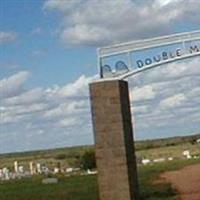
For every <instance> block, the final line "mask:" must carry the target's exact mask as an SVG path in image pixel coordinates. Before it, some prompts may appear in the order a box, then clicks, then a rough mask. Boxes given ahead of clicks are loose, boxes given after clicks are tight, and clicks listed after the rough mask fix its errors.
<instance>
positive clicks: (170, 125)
mask: <svg viewBox="0 0 200 200" xmlns="http://www.w3.org/2000/svg"><path fill="white" fill-rule="evenodd" d="M199 7H200V2H199V1H196V0H143V1H137V0H125V1H121V0H116V1H114V0H113V1H112V0H110V1H107V0H85V1H83V0H37V1H35V0H28V1H27V0H20V1H19V0H0V98H1V100H0V119H1V120H0V121H1V122H0V153H3V152H12V151H24V150H32V149H44V148H54V147H63V146H73V145H82V144H91V143H93V136H92V127H91V118H90V106H89V99H88V83H89V82H91V81H92V80H94V79H95V78H96V74H97V67H96V48H97V47H99V46H105V45H110V44H113V43H118V42H125V41H130V40H136V39H142V38H149V37H154V36H160V35H166V34H171V33H177V32H184V31H192V30H199V29H200V23H199V22H200V21H199V19H200V11H199V9H198V8H199ZM199 76H200V69H199V58H196V59H191V60H187V61H184V62H181V63H180V62H179V63H173V64H171V65H168V66H162V67H160V68H158V69H155V70H152V71H150V72H145V73H143V74H141V75H138V76H137V77H133V78H130V80H129V85H130V94H131V105H132V111H133V114H134V121H135V122H136V124H135V125H134V127H135V133H136V138H137V139H145V138H157V137H167V136H173V135H185V134H191V133H197V132H200V125H199V124H200V123H199V122H200V106H199V102H200V88H199V85H200V78H199ZM161 77H162V78H161Z"/></svg>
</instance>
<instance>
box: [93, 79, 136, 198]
mask: <svg viewBox="0 0 200 200" xmlns="http://www.w3.org/2000/svg"><path fill="white" fill-rule="evenodd" d="M90 97H91V110H92V119H93V129H94V138H95V148H96V161H97V169H98V185H99V193H100V200H138V180H137V167H136V158H135V149H134V142H133V130H132V122H131V112H130V102H129V92H128V83H127V82H126V81H122V80H112V81H103V82H95V83H92V84H90Z"/></svg>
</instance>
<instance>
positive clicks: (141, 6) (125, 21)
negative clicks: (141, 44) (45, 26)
mask: <svg viewBox="0 0 200 200" xmlns="http://www.w3.org/2000/svg"><path fill="white" fill-rule="evenodd" d="M199 7H200V1H196V0H187V1H186V0H185V1H184V0H173V1H172V0H148V1H141V2H140V1H132V0H124V1H121V0H115V1H108V0H101V1H98V0H77V1H76V0H75V1H74V0H66V1H63V0H47V1H46V2H45V3H44V9H45V10H56V11H58V12H61V14H62V16H63V20H62V24H61V26H60V27H61V28H60V29H59V31H58V32H59V37H60V38H61V40H62V41H63V42H64V43H65V44H66V45H71V44H81V45H82V44H83V45H104V44H108V43H116V42H121V41H128V40H133V39H137V38H143V37H150V36H157V35H161V34H166V33H169V32H172V31H171V28H170V27H171V26H172V24H173V23H175V22H179V21H183V20H184V21H185V22H186V21H196V22H198V19H199V17H200V11H199V9H198V8H199Z"/></svg>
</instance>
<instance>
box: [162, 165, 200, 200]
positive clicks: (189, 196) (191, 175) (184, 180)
mask: <svg viewBox="0 0 200 200" xmlns="http://www.w3.org/2000/svg"><path fill="white" fill-rule="evenodd" d="M161 178H164V179H165V180H166V181H167V182H170V183H172V185H173V187H174V188H175V189H176V190H177V191H178V192H179V193H180V196H181V199H182V200H200V164H197V165H191V166H188V167H185V168H183V169H181V170H178V171H172V172H165V173H163V174H162V175H161Z"/></svg>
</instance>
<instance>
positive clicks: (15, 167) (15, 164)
mask: <svg viewBox="0 0 200 200" xmlns="http://www.w3.org/2000/svg"><path fill="white" fill-rule="evenodd" d="M14 171H15V173H16V174H17V173H18V162H17V161H15V162H14Z"/></svg>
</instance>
